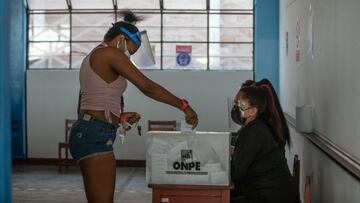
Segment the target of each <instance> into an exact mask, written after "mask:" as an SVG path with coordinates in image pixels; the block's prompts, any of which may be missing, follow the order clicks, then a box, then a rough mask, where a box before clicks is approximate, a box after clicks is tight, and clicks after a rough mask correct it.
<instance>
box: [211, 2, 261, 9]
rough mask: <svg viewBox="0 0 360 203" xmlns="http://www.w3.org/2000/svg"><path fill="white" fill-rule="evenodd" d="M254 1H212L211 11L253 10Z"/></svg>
mask: <svg viewBox="0 0 360 203" xmlns="http://www.w3.org/2000/svg"><path fill="white" fill-rule="evenodd" d="M253 1H254V0H210V9H246V10H248V9H253Z"/></svg>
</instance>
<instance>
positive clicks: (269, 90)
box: [241, 79, 290, 150]
mask: <svg viewBox="0 0 360 203" xmlns="http://www.w3.org/2000/svg"><path fill="white" fill-rule="evenodd" d="M241 91H243V92H244V93H245V94H246V92H249V91H250V94H253V93H252V92H253V91H260V92H261V91H263V94H264V95H265V100H266V106H265V107H262V104H261V103H263V102H261V101H260V105H259V104H257V107H258V106H260V108H265V110H262V111H263V112H262V111H261V109H260V114H259V115H258V117H261V118H263V119H264V120H265V121H266V122H267V124H268V126H269V128H270V130H271V131H272V133H273V137H274V139H275V141H276V142H277V143H278V144H279V147H280V148H281V149H282V150H284V147H285V144H286V143H287V144H288V146H289V147H290V132H289V127H288V125H287V122H286V120H285V116H284V113H283V111H282V108H281V105H280V101H279V98H278V96H277V94H276V91H275V89H274V87H273V86H272V84H271V82H270V81H269V80H267V79H263V80H261V81H259V82H255V81H253V80H247V81H246V82H245V83H243V84H242V86H241ZM247 97H249V96H247ZM250 98H251V96H250ZM258 99H262V98H258ZM249 101H250V99H249ZM250 102H251V101H250ZM253 102H254V103H255V101H253ZM257 102H258V103H259V101H257ZM250 105H251V103H250Z"/></svg>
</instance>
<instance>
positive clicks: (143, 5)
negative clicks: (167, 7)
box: [117, 0, 160, 9]
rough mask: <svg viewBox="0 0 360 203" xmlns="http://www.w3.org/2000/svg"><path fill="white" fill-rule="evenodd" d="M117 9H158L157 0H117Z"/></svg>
mask: <svg viewBox="0 0 360 203" xmlns="http://www.w3.org/2000/svg"><path fill="white" fill-rule="evenodd" d="M117 6H118V8H119V9H160V3H159V0H131V1H129V0H117Z"/></svg>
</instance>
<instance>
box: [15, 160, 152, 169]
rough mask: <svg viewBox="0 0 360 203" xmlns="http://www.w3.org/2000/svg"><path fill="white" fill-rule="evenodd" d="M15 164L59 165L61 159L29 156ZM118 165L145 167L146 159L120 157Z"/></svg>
mask: <svg viewBox="0 0 360 203" xmlns="http://www.w3.org/2000/svg"><path fill="white" fill-rule="evenodd" d="M69 162H70V163H71V164H73V165H76V162H75V161H74V160H73V159H70V160H69ZM12 163H13V165H45V166H57V165H58V163H59V161H58V159H55V158H27V159H18V158H16V159H13V161H12ZM116 166H117V167H145V166H146V161H145V160H126V159H124V160H123V159H120V160H116Z"/></svg>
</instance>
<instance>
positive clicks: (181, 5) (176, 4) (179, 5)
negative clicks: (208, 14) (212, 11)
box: [164, 0, 206, 9]
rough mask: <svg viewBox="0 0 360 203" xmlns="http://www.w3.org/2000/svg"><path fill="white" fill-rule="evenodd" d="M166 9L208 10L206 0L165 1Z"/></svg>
mask: <svg viewBox="0 0 360 203" xmlns="http://www.w3.org/2000/svg"><path fill="white" fill-rule="evenodd" d="M164 8H165V9H206V0H181V1H179V0H164Z"/></svg>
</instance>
